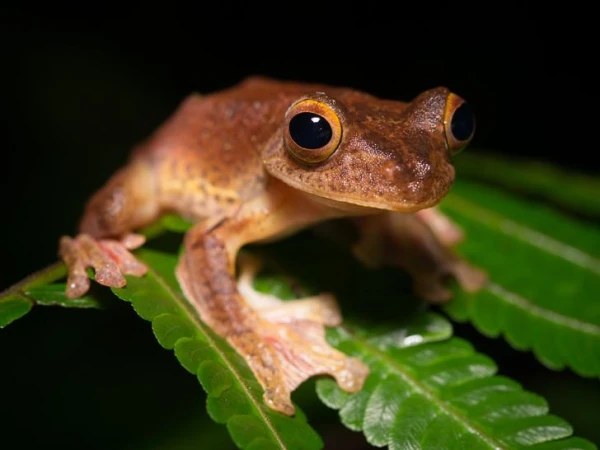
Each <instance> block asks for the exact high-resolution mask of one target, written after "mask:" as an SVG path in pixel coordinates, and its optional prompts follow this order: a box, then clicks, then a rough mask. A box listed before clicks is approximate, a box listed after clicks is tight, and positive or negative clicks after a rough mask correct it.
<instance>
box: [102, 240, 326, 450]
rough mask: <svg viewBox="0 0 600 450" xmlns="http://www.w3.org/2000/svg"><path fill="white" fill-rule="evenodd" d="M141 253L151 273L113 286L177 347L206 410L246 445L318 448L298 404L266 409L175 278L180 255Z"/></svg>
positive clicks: (242, 366) (239, 362) (240, 363)
mask: <svg viewBox="0 0 600 450" xmlns="http://www.w3.org/2000/svg"><path fill="white" fill-rule="evenodd" d="M137 256H138V258H139V259H140V260H141V261H143V262H144V263H146V264H147V265H148V267H149V272H148V274H147V275H146V276H144V277H142V278H136V277H128V278H127V286H126V287H124V288H122V289H113V292H114V293H115V294H116V295H117V296H118V297H120V298H121V299H123V300H126V301H128V302H131V304H132V306H133V308H134V309H135V311H136V312H137V313H138V314H139V315H140V316H141V317H143V318H144V319H146V320H149V321H151V322H152V330H153V331H154V334H155V336H156V338H157V340H158V342H159V343H160V344H161V345H162V346H163V347H165V348H167V349H173V350H174V351H175V356H176V357H177V359H178V360H179V361H180V363H181V364H182V366H183V367H185V368H186V369H187V370H188V371H189V372H191V373H192V374H194V375H196V376H197V377H198V380H199V381H200V383H201V384H202V386H203V388H204V389H205V391H206V392H207V394H208V398H207V410H208V413H209V415H210V416H211V418H212V419H213V420H215V421H216V422H218V423H221V424H225V425H226V426H227V429H228V430H229V432H230V434H231V437H232V439H233V440H234V442H235V443H236V445H238V446H239V447H240V448H242V449H254V448H256V449H258V448H261V449H262V448H283V449H299V450H303V449H306V450H308V449H318V448H322V445H323V443H322V441H321V439H320V437H319V436H318V435H317V433H316V432H315V431H314V430H313V429H312V428H311V427H310V426H309V425H308V423H307V422H306V418H305V417H304V415H303V414H302V412H301V411H300V409H299V408H297V407H296V408H297V413H296V415H295V416H294V417H293V418H292V417H287V416H284V415H282V414H280V413H277V412H275V411H272V410H270V409H268V408H267V407H266V406H265V405H264V402H263V400H262V394H263V392H262V388H261V387H260V385H259V384H258V382H257V381H256V380H255V379H254V376H253V375H252V373H251V372H250V370H249V368H248V366H247V365H246V363H245V361H244V360H243V359H242V358H241V357H240V356H239V355H238V354H237V353H236V352H235V351H233V350H232V349H231V348H230V347H229V345H228V344H227V343H226V342H225V341H224V340H223V339H221V338H220V337H219V336H217V335H216V334H214V333H213V332H212V331H211V330H210V329H209V328H208V327H207V326H206V325H204V323H203V322H202V321H201V320H200V318H199V317H198V316H197V314H196V312H195V310H194V309H193V308H192V307H191V306H190V305H189V303H188V302H187V300H186V299H185V297H184V296H183V294H182V292H181V290H180V288H179V285H178V283H177V280H176V278H175V265H176V262H177V257H176V256H175V255H171V254H168V253H163V252H159V251H153V250H148V249H144V250H140V251H138V252H137Z"/></svg>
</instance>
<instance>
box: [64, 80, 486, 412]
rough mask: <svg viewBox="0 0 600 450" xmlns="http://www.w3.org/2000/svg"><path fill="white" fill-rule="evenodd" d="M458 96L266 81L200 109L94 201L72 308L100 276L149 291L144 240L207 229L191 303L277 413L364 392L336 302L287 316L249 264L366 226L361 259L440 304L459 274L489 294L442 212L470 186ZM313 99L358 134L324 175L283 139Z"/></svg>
mask: <svg viewBox="0 0 600 450" xmlns="http://www.w3.org/2000/svg"><path fill="white" fill-rule="evenodd" d="M452 95H453V94H451V93H450V92H449V91H448V90H447V89H445V88H438V89H433V90H430V91H427V92H425V93H423V94H421V95H420V96H418V97H417V98H416V99H414V100H413V101H412V102H410V103H402V102H395V101H389V100H381V99H377V98H375V97H373V96H371V95H368V94H365V93H362V92H358V91H355V90H351V89H346V88H339V87H329V86H321V85H309V84H300V83H292V82H278V81H274V80H269V79H264V78H251V79H248V80H245V81H244V82H242V83H240V84H239V85H237V86H234V87H232V88H230V89H228V90H224V91H221V92H218V93H215V94H211V95H208V96H204V97H202V96H198V95H192V96H190V97H189V98H187V99H186V100H185V101H184V102H183V103H182V105H181V106H180V107H179V108H178V110H177V111H176V112H175V113H174V114H173V116H172V117H171V118H170V119H169V120H168V121H167V122H166V123H165V124H164V125H163V126H162V127H161V128H159V129H158V130H157V131H156V132H155V133H154V134H153V135H152V136H151V137H150V138H149V139H148V140H147V141H146V142H145V143H143V144H142V145H140V146H139V147H138V148H136V149H135V151H134V152H133V154H132V157H131V160H130V162H129V164H128V165H127V166H126V167H124V168H123V169H121V170H120V171H119V172H118V173H117V174H115V175H114V176H113V178H112V179H110V180H109V181H108V182H107V184H106V185H105V186H104V187H103V188H102V189H101V190H99V191H98V192H97V193H96V194H95V195H94V196H93V197H92V198H91V199H90V201H89V202H88V204H87V206H86V210H85V213H84V215H83V218H82V221H81V225H80V234H79V235H78V236H76V237H75V238H69V237H63V238H62V239H61V243H60V254H61V256H62V257H63V259H64V260H65V262H66V263H67V265H68V266H69V279H68V283H67V295H68V296H69V297H76V296H79V295H82V294H83V293H84V292H85V291H86V290H87V289H88V287H89V280H88V279H87V277H86V275H85V268H86V267H93V268H94V269H95V270H96V279H97V281H99V282H100V283H102V284H105V285H109V286H117V287H120V286H123V285H124V284H125V278H124V277H123V274H132V275H136V276H142V275H143V274H144V272H145V267H144V266H143V265H142V264H140V263H139V262H138V261H137V260H136V259H135V257H134V256H133V255H132V254H131V253H130V252H129V251H130V250H132V249H134V248H136V247H138V246H139V245H141V244H142V243H143V239H141V238H140V237H139V236H137V235H134V234H132V232H134V231H135V229H137V228H139V227H141V226H143V225H145V224H147V223H149V222H151V221H153V220H155V219H156V218H158V217H159V216H160V215H161V214H163V213H165V212H171V211H173V212H176V213H179V214H181V215H182V216H184V217H186V218H188V219H191V220H192V221H194V222H195V223H196V225H195V226H194V227H193V228H192V229H191V230H190V231H188V233H187V234H186V236H185V239H184V252H183V255H182V257H181V260H180V261H179V264H178V267H177V277H178V280H179V282H180V284H181V286H182V289H183V291H184V293H185V294H186V296H187V298H188V299H189V301H190V302H191V303H192V304H193V305H195V307H196V310H197V312H198V314H199V315H200V317H201V318H202V320H203V321H204V322H205V323H207V324H208V325H209V326H210V327H211V328H212V329H213V330H214V331H215V332H216V333H218V334H220V335H221V336H223V337H224V338H225V339H227V341H228V342H229V343H230V344H231V345H232V346H233V347H234V348H235V349H236V350H237V351H238V352H239V353H240V354H241V355H242V356H243V357H244V358H245V359H246V361H247V362H248V364H249V365H250V367H251V369H252V370H253V372H254V374H255V375H256V377H257V379H258V381H259V382H260V383H261V385H262V386H263V388H264V390H265V395H264V398H265V401H266V403H267V404H268V405H269V406H270V407H272V408H274V409H276V410H278V411H281V412H283V413H285V414H293V412H294V409H293V406H292V403H291V399H290V394H291V392H292V391H293V390H294V389H295V388H296V387H297V386H298V385H299V384H300V383H302V382H303V381H304V380H305V379H306V378H308V377H310V376H312V375H314V374H329V375H332V376H334V377H335V378H336V380H337V381H338V383H339V384H340V386H341V387H342V388H343V389H345V390H347V391H349V392H356V391H357V390H359V389H360V388H361V387H362V384H363V382H364V379H365V377H366V375H367V373H368V370H367V368H366V366H364V365H363V364H362V363H361V362H359V361H358V360H355V359H353V358H348V357H346V356H345V355H344V354H342V353H340V352H338V351H336V350H335V349H333V348H331V347H330V346H328V345H327V343H326V341H325V339H324V326H331V325H336V324H339V323H340V321H341V317H340V314H339V311H338V310H337V307H336V305H335V302H333V301H332V299H331V298H330V297H328V296H325V295H323V296H318V297H316V298H312V299H307V300H298V301H295V302H292V303H289V302H285V303H282V302H279V301H278V300H276V299H274V298H266V297H265V296H264V295H260V294H258V293H253V292H252V290H251V289H249V288H248V286H249V283H247V282H246V283H245V284H242V282H241V281H240V285H239V286H238V283H237V282H236V277H235V275H236V274H235V265H236V255H237V252H238V250H239V249H240V248H241V247H242V246H243V245H245V244H247V243H250V242H264V241H269V240H273V239H279V238H281V237H284V236H287V235H289V234H292V233H294V232H296V231H297V230H299V229H302V228H305V227H308V226H310V225H313V224H316V223H318V222H322V221H325V220H328V219H332V218H339V217H351V218H352V220H353V221H354V223H355V225H356V227H357V229H358V230H359V231H360V232H361V234H362V239H361V241H360V242H359V243H357V245H356V247H355V252H356V254H357V255H358V256H359V257H360V258H361V260H363V261H364V262H365V263H367V264H369V265H371V266H378V265H381V264H385V263H391V264H396V265H398V266H401V267H403V268H405V269H406V270H408V271H409V272H410V273H412V274H413V276H414V279H415V287H416V289H417V291H418V292H419V293H421V294H422V295H423V296H425V297H426V298H428V299H429V300H432V301H443V300H447V299H448V298H449V294H448V292H447V291H446V290H445V289H444V288H443V284H442V278H443V277H444V276H446V275H447V274H453V275H454V276H456V277H457V279H458V280H459V282H460V283H461V284H462V285H463V286H465V287H466V288H468V289H477V288H478V287H479V286H481V284H482V283H483V282H484V281H485V276H484V275H483V274H482V273H481V272H480V271H478V270H477V269H474V268H472V267H470V266H469V265H468V264H466V263H465V262H463V261H461V260H459V259H458V258H457V257H456V256H455V255H454V254H453V253H452V252H451V251H450V250H449V249H448V244H450V243H452V242H454V241H456V240H457V239H458V238H459V237H460V236H461V233H460V230H458V229H457V228H456V227H455V226H453V225H452V224H451V223H450V222H448V221H447V219H445V218H444V217H443V216H441V214H440V213H439V212H437V210H435V208H433V207H434V206H435V205H436V204H437V203H438V202H439V201H440V200H441V199H442V198H443V197H444V195H445V194H446V193H447V192H448V190H449V188H450V186H451V184H452V182H453V180H454V169H453V167H452V165H451V164H450V152H449V149H448V144H447V141H446V135H445V125H444V122H445V120H446V119H445V111H446V108H447V105H448V104H449V102H450V100H449V98H452V97H451V96H452ZM306 98H312V99H316V100H318V101H319V102H322V103H323V104H325V105H327V107H328V108H331V110H332V111H333V112H334V113H335V114H336V115H337V117H338V118H339V119H340V123H341V125H342V134H341V140H340V143H339V145H338V147H337V150H336V151H335V152H334V153H333V155H331V157H329V158H328V159H327V160H325V161H323V162H321V163H319V164H308V165H307V164H303V163H302V162H301V161H298V160H297V159H294V158H292V157H291V156H290V152H289V151H288V147H287V146H286V141H285V140H286V135H285V133H284V130H283V127H282V124H283V121H284V117H285V115H286V111H288V108H290V107H291V106H292V105H294V104H296V103H297V102H298V101H300V100H302V99H306ZM413 212H414V213H416V214H406V213H413ZM399 213H404V214H399ZM428 224H429V225H428ZM245 267H246V266H244V265H242V272H243V273H245V272H244V271H247V270H248V269H247V268H245ZM246 278H247V277H246ZM242 292H243V294H242Z"/></svg>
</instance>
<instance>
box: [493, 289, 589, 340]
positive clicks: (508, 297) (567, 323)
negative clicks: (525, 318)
mask: <svg viewBox="0 0 600 450" xmlns="http://www.w3.org/2000/svg"><path fill="white" fill-rule="evenodd" d="M485 289H486V290H487V291H488V292H490V293H491V294H493V295H495V296H496V297H499V298H501V299H502V301H504V302H506V303H510V304H511V305H514V306H516V307H517V308H520V309H522V310H523V311H525V312H527V313H529V314H531V315H534V316H537V317H539V318H541V319H544V320H547V321H548V322H554V323H556V324H558V325H560V326H564V327H568V328H571V329H572V330H574V331H577V332H582V333H587V334H591V335H593V336H596V337H600V326H598V325H596V324H595V323H591V322H584V321H583V320H581V319H576V318H574V317H570V316H566V315H564V314H561V313H559V312H556V311H553V310H551V309H548V308H543V307H541V306H540V305H537V304H535V303H533V302H532V301H531V300H529V299H527V298H525V297H523V296H521V295H519V294H516V293H514V292H512V291H509V290H508V289H505V288H504V287H502V286H501V285H499V284H497V283H489V284H488V285H487V286H486V287H485Z"/></svg>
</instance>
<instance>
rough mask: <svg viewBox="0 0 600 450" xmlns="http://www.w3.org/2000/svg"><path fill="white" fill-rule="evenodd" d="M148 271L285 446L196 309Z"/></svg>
mask: <svg viewBox="0 0 600 450" xmlns="http://www.w3.org/2000/svg"><path fill="white" fill-rule="evenodd" d="M148 272H150V273H151V274H152V275H153V276H154V277H155V279H156V280H157V282H158V283H159V284H160V285H161V286H162V287H163V288H164V289H165V291H166V292H168V293H169V295H171V296H172V297H173V299H175V301H176V302H177V303H178V305H179V306H180V307H181V308H182V309H183V310H184V311H186V313H187V314H188V316H189V318H190V319H191V320H192V322H193V323H194V325H195V326H196V327H197V329H198V330H200V331H201V333H202V334H203V336H204V338H206V341H207V342H208V344H209V345H210V346H211V348H212V349H214V351H215V353H217V354H218V355H219V356H220V357H221V359H222V361H223V362H224V363H225V365H226V367H227V369H228V370H229V372H230V373H231V374H232V376H233V377H234V378H235V379H236V381H237V382H238V383H239V385H240V386H241V387H242V390H243V391H244V394H245V395H246V397H247V398H248V399H249V401H250V403H251V405H252V406H253V407H254V408H255V410H256V411H257V412H258V415H259V416H260V418H261V420H263V422H264V423H265V425H266V427H267V429H268V430H269V432H270V433H271V434H272V435H273V437H274V438H275V442H276V443H277V445H279V447H280V448H282V449H285V448H287V447H286V445H285V444H284V442H283V440H282V439H281V437H280V436H279V433H278V432H277V429H276V428H275V427H274V426H273V423H272V422H271V420H270V419H269V418H268V417H267V416H266V415H265V413H264V412H263V410H262V408H261V406H260V404H259V403H258V402H257V401H256V399H255V398H254V396H253V395H252V393H251V391H250V389H249V388H248V386H247V385H246V383H244V380H243V379H242V378H241V377H240V375H239V373H238V372H237V370H236V369H235V367H234V366H233V364H231V361H229V358H228V357H227V356H226V355H225V353H223V352H222V351H221V348H220V347H219V346H218V345H217V343H216V342H215V341H214V339H213V338H212V336H210V334H209V333H208V332H207V331H206V330H205V328H204V327H205V325H204V323H203V322H202V320H201V319H200V318H199V317H198V315H197V314H196V311H194V310H193V309H192V308H191V307H190V306H189V304H188V303H187V302H186V301H185V300H183V298H182V297H181V295H180V294H179V293H177V292H175V291H174V290H173V289H171V287H170V286H169V283H167V282H166V281H165V280H164V278H163V277H162V276H161V275H160V274H159V273H158V272H157V271H156V270H155V269H154V268H153V267H152V266H151V265H149V264H148Z"/></svg>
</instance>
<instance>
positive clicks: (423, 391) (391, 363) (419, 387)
mask: <svg viewBox="0 0 600 450" xmlns="http://www.w3.org/2000/svg"><path fill="white" fill-rule="evenodd" d="M347 332H348V333H349V334H351V335H352V336H353V340H354V341H355V342H357V343H358V344H359V345H361V346H362V347H363V348H364V349H365V350H367V351H368V352H369V353H371V354H374V355H376V356H377V357H378V358H379V359H380V360H382V361H384V362H385V363H386V364H387V365H388V367H391V368H392V369H393V370H394V371H395V372H396V373H397V374H398V375H399V376H400V377H401V378H402V379H403V380H404V381H405V382H406V383H407V384H409V385H410V386H411V387H412V388H413V389H414V390H415V392H418V393H419V394H420V395H422V396H424V397H425V398H427V400H429V401H430V402H431V403H432V404H434V405H436V406H437V407H438V408H439V410H441V411H443V412H444V413H445V414H446V415H447V416H450V417H452V418H454V419H455V420H457V421H458V422H459V423H461V424H462V425H463V426H464V427H465V428H466V429H467V430H468V431H469V432H471V433H473V434H475V435H477V436H479V437H480V438H481V439H482V440H484V441H485V442H486V443H487V444H488V445H489V446H490V447H492V448H494V449H496V450H503V449H504V447H503V446H501V445H500V444H499V443H497V442H496V440H495V439H494V438H493V437H491V436H489V435H488V434H487V433H485V432H484V431H482V430H480V429H479V428H478V427H476V426H474V425H472V424H471V423H469V422H468V420H467V418H466V417H465V416H464V415H463V414H461V413H460V412H459V411H457V410H456V409H455V408H452V407H451V406H449V405H448V404H447V403H446V402H444V401H441V400H440V399H439V398H438V397H437V396H436V395H435V394H434V393H433V392H431V390H430V389H428V388H427V387H426V386H425V385H423V384H422V383H420V382H419V381H418V380H416V379H415V378H414V377H412V376H411V375H410V374H408V373H407V372H406V371H405V370H403V368H402V366H400V365H399V364H398V363H397V362H396V361H395V360H394V359H393V358H391V357H390V356H389V355H387V354H386V353H384V352H382V351H381V350H379V349H378V348H377V347H374V346H372V345H370V344H369V343H368V342H367V341H365V340H363V339H361V338H359V337H358V336H356V335H354V334H352V333H351V332H350V331H349V330H347Z"/></svg>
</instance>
